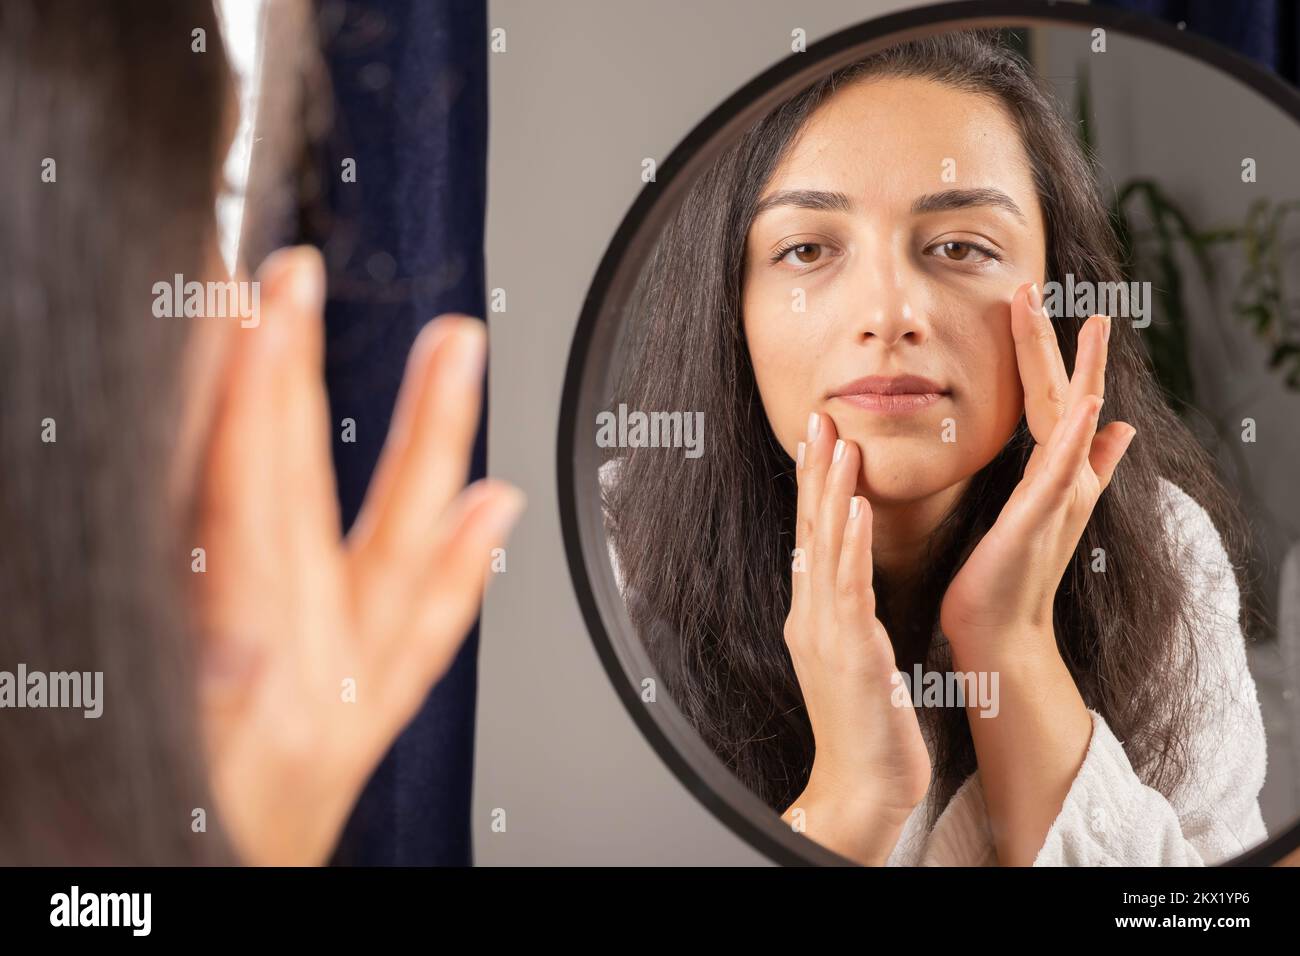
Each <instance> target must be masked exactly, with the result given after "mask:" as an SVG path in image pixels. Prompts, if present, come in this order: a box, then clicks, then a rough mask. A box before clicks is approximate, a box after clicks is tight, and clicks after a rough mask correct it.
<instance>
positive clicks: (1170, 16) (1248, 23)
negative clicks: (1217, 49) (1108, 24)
mask: <svg viewBox="0 0 1300 956" xmlns="http://www.w3.org/2000/svg"><path fill="white" fill-rule="evenodd" d="M1093 2H1094V3H1095V4H1096V5H1097V6H1099V7H1120V8H1122V9H1124V10H1134V11H1137V12H1139V13H1146V14H1149V15H1151V16H1153V17H1158V18H1159V19H1162V20H1166V21H1168V22H1170V23H1175V24H1176V23H1179V22H1182V23H1185V24H1186V25H1187V29H1188V30H1190V31H1191V32H1193V33H1199V34H1201V35H1202V36H1205V37H1209V38H1210V39H1211V40H1216V41H1218V42H1219V43H1221V44H1223V45H1224V46H1226V47H1230V48H1232V49H1233V50H1236V51H1237V52H1238V53H1241V54H1242V55H1244V56H1248V57H1250V58H1251V59H1253V60H1258V61H1259V62H1260V63H1262V64H1264V65H1265V66H1267V67H1268V68H1269V69H1271V70H1273V71H1274V72H1276V73H1278V74H1279V75H1281V76H1282V77H1283V78H1285V79H1288V80H1290V81H1291V82H1292V83H1296V84H1300V76H1297V73H1296V70H1297V60H1300V15H1298V13H1297V9H1298V8H1300V3H1297V0H1231V2H1226V0H1093Z"/></svg>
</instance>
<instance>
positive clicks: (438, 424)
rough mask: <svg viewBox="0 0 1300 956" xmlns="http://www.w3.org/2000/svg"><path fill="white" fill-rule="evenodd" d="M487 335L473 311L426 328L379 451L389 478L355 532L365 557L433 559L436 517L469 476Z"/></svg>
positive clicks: (419, 562) (370, 499) (400, 561)
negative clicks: (393, 417) (382, 448)
mask: <svg viewBox="0 0 1300 956" xmlns="http://www.w3.org/2000/svg"><path fill="white" fill-rule="evenodd" d="M486 338H487V336H486V329H485V327H484V325H483V323H482V322H481V321H479V320H478V319H474V318H470V317H469V316H443V317H441V318H439V319H438V320H437V322H436V323H435V327H434V328H431V329H430V328H426V329H425V331H423V332H421V334H420V338H419V340H418V341H417V343H416V348H415V349H414V350H413V352H412V357H411V361H410V363H409V364H408V369H407V374H406V377H405V378H404V379H403V382H402V388H401V399H400V400H399V409H398V411H397V413H396V420H395V421H394V422H393V426H392V427H391V429H390V433H389V436H388V439H387V440H386V442H385V444H384V451H383V453H382V455H381V459H382V462H381V466H382V470H383V472H384V474H383V478H382V480H381V481H380V482H379V483H378V484H377V485H376V486H375V487H374V488H373V489H372V491H371V492H370V493H368V494H367V501H366V505H365V512H366V514H365V518H366V520H365V523H364V524H360V525H359V528H358V531H357V536H356V544H355V549H356V552H357V554H358V555H359V556H360V559H361V560H379V561H382V562H385V563H387V564H388V565H389V566H403V565H408V564H414V565H416V566H420V567H422V566H423V565H424V564H425V563H426V562H427V561H428V559H429V558H430V556H431V553H432V547H433V544H432V542H433V539H434V536H435V531H436V529H437V526H438V522H439V520H440V518H441V516H442V514H443V512H444V511H445V510H446V508H447V506H448V505H449V504H450V502H451V500H452V498H453V497H454V496H455V495H456V493H457V492H458V491H460V490H461V489H462V488H463V487H464V484H465V480H466V476H467V475H468V473H469V461H470V456H471V454H472V453H473V449H474V439H475V436H476V435H477V432H478V424H479V413H480V409H481V405H482V383H483V366H484V362H485V360H486V346H487V341H486ZM408 382H409V384H408Z"/></svg>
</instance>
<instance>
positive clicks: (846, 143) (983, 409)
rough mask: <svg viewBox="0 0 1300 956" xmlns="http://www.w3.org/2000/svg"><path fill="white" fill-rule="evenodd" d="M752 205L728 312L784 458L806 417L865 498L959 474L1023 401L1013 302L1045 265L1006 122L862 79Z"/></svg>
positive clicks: (946, 94)
mask: <svg viewBox="0 0 1300 956" xmlns="http://www.w3.org/2000/svg"><path fill="white" fill-rule="evenodd" d="M759 208H760V211H759V213H758V215H757V216H756V217H755V219H754V223H753V225H752V227H751V228H750V231H749V237H748V241H747V243H746V250H745V263H746V267H745V268H746V272H745V284H744V290H743V301H742V308H743V312H744V327H745V335H746V339H747V341H748V344H749V354H750V358H751V360H752V362H753V366H754V372H755V375H756V377H757V381H758V387H759V391H760V393H761V395H762V399H763V406H764V409H765V411H766V413H767V416H768V420H769V421H770V423H771V425H772V429H773V431H774V432H775V434H776V437H777V439H778V440H779V441H780V442H781V445H782V446H783V447H784V448H785V450H786V451H787V452H788V453H789V454H790V455H791V456H792V457H793V456H794V455H795V452H796V448H797V445H798V443H799V442H800V441H802V440H803V439H804V438H805V433H806V430H807V421H808V415H809V413H810V412H813V411H816V412H820V413H822V414H823V415H827V416H829V417H830V418H831V419H832V421H833V422H834V423H835V428H836V429H837V431H838V433H839V435H840V437H842V438H844V439H846V440H852V441H854V442H856V443H857V444H858V446H859V447H860V448H861V450H862V461H863V473H862V475H861V476H859V479H858V492H859V493H860V494H864V495H866V496H867V498H868V499H869V500H870V501H872V503H873V504H876V503H882V504H883V503H900V504H901V503H905V502H911V501H916V500H919V499H922V498H926V497H928V496H931V495H934V494H936V493H940V492H943V491H945V490H948V489H953V488H954V487H955V486H958V485H962V484H964V482H965V480H966V479H968V478H969V477H970V476H971V475H973V474H975V473H976V472H977V471H979V470H980V469H981V468H982V467H984V466H985V465H986V464H988V463H989V462H990V461H991V460H992V459H993V458H994V457H995V456H996V455H997V453H998V451H999V450H1000V449H1001V448H1002V447H1003V445H1005V444H1006V442H1007V440H1008V439H1009V438H1010V436H1011V434H1012V433H1013V431H1014V430H1015V427H1016V424H1017V423H1018V422H1019V420H1020V417H1021V414H1022V412H1023V410H1024V396H1023V393H1022V391H1021V384H1020V376H1019V372H1018V371H1017V366H1016V357H1015V348H1014V345H1013V342H1012V337H1011V308H1010V302H1011V298H1012V295H1013V293H1014V292H1015V291H1016V289H1017V288H1018V287H1019V286H1020V285H1022V284H1024V283H1026V282H1039V283H1040V284H1041V283H1042V281H1043V277H1044V268H1045V263H1046V258H1045V232H1044V228H1043V223H1042V216H1041V212H1040V209H1039V204H1038V199H1037V193H1036V190H1035V188H1034V185H1033V178H1032V174H1031V171H1030V168H1029V163H1028V159H1027V157H1026V156H1025V154H1024V150H1023V149H1022V147H1021V144H1020V137H1019V134H1018V132H1017V129H1016V127H1015V125H1014V123H1013V122H1012V120H1011V119H1010V117H1009V116H1008V115H1007V114H1006V113H1004V112H1003V109H1002V107H1001V106H1000V105H999V104H998V103H997V101H995V100H993V99H992V98H989V97H986V96H982V95H978V94H973V93H968V92H963V91H960V90H957V89H954V88H951V87H948V86H944V85H941V84H938V83H935V82H933V81H929V80H922V79H900V78H881V79H868V80H862V81H858V82H856V83H854V84H852V85H850V86H847V87H844V88H842V89H841V90H840V91H839V92H837V93H836V94H835V95H834V96H832V97H831V98H830V99H829V100H827V101H826V102H825V103H824V104H823V105H822V106H821V107H820V109H818V110H817V111H816V112H815V113H814V114H813V116H812V117H811V118H810V119H809V121H808V122H807V123H806V124H805V126H804V128H803V130H802V131H801V133H800V134H799V136H798V137H797V139H796V141H795V142H794V143H793V144H792V146H791V148H790V150H789V151H788V153H787V155H786V158H785V159H784V161H783V162H782V163H781V164H780V165H779V166H778V167H777V169H776V170H775V172H774V174H773V176H772V178H771V180H770V182H769V183H768V184H767V186H766V188H765V189H764V190H763V193H762V196H761V199H760V206H759ZM901 376H918V377H921V378H924V379H927V380H929V383H930V384H926V383H919V382H915V381H913V382H909V381H907V380H906V379H901V378H900V377H901ZM867 377H878V378H876V379H875V381H867V382H865V383H863V382H861V381H860V380H862V379H864V378H867ZM891 380H892V381H891ZM855 383H856V384H855ZM882 389H883V390H885V391H886V392H887V391H889V390H890V389H892V390H893V391H894V392H895V393H897V394H894V395H892V396H890V395H888V394H882Z"/></svg>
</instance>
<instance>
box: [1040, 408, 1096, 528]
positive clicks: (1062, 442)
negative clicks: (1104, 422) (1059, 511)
mask: <svg viewBox="0 0 1300 956" xmlns="http://www.w3.org/2000/svg"><path fill="white" fill-rule="evenodd" d="M1100 414H1101V399H1100V398H1098V397H1097V396H1095V395H1089V396H1086V397H1085V398H1084V399H1083V400H1082V401H1080V402H1079V403H1078V405H1076V406H1075V407H1074V408H1073V409H1072V410H1071V413H1070V416H1069V417H1068V418H1065V419H1062V420H1061V424H1060V426H1059V428H1058V431H1057V433H1056V434H1054V435H1053V436H1052V447H1051V448H1049V449H1048V455H1047V461H1046V462H1045V463H1044V465H1043V471H1042V478H1041V479H1040V481H1041V483H1042V484H1041V488H1042V492H1043V495H1044V496H1043V497H1042V498H1040V499H1039V500H1040V502H1041V503H1042V504H1043V506H1044V507H1046V508H1048V509H1053V508H1055V507H1056V506H1057V505H1058V504H1060V502H1061V499H1062V497H1063V496H1064V495H1065V494H1066V493H1067V492H1068V491H1069V489H1070V488H1072V487H1073V486H1074V483H1075V480H1076V479H1077V478H1078V476H1079V471H1080V469H1082V468H1083V466H1084V464H1085V463H1086V462H1087V460H1088V453H1089V452H1090V451H1091V449H1092V439H1093V436H1094V435H1095V434H1096V432H1097V417H1098V415H1100Z"/></svg>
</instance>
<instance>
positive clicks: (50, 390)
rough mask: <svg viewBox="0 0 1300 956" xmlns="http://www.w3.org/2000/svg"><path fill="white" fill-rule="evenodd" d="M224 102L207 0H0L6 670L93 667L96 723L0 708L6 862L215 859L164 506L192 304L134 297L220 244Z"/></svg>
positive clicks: (171, 529) (218, 854)
mask: <svg viewBox="0 0 1300 956" xmlns="http://www.w3.org/2000/svg"><path fill="white" fill-rule="evenodd" d="M198 29H201V30H203V31H204V34H205V37H204V39H205V42H206V52H195V51H194V50H192V44H193V31H195V30H198ZM233 108H234V105H233V99H232V88H231V83H230V75H229V72H228V68H227V65H226V59H225V53H224V50H223V47H222V41H221V35H220V32H219V30H218V23H217V19H216V16H215V13H214V10H213V5H212V2H211V0H173V2H168V3H158V2H148V0H114V2H112V3H84V2H79V0H6V2H5V3H4V4H3V5H0V129H3V130H4V137H5V145H4V148H3V149H2V150H0V182H2V183H3V188H2V189H0V343H3V345H0V382H3V387H4V399H3V403H0V461H3V475H2V476H0V541H3V542H4V546H3V547H2V548H0V609H3V616H4V620H3V623H0V669H5V670H9V671H11V672H12V671H13V670H14V669H15V668H16V667H17V665H19V664H25V665H26V666H27V667H28V668H29V669H31V670H41V671H47V672H53V671H81V672H95V671H101V672H102V673H103V681H104V683H103V713H102V716H101V717H99V718H98V719H87V718H85V717H83V715H82V711H81V710H77V709H65V710H60V709H23V710H15V709H4V710H0V776H3V780H4V782H3V785H2V786H0V862H4V863H40V864H100V863H112V864H162V863H166V864H176V863H194V862H208V861H223V860H227V859H229V857H228V853H227V850H226V848H225V847H226V844H225V841H224V840H223V838H222V834H221V832H220V827H219V826H218V824H217V820H216V813H215V812H214V809H213V805H212V800H211V795H210V793H209V791H208V785H207V782H206V774H205V771H204V767H203V760H202V748H201V746H200V742H199V736H198V731H197V728H196V720H195V717H196V709H195V693H194V682H193V663H192V659H193V652H194V647H193V643H192V641H193V635H192V630H191V624H190V622H189V621H188V614H187V612H186V602H185V600H184V595H185V592H184V585H185V579H186V578H187V577H188V576H189V562H190V549H191V548H192V547H193V546H194V545H193V542H192V541H190V540H188V539H187V538H186V536H185V534H184V529H182V528H179V527H178V526H177V525H178V524H181V523H183V522H178V521H176V518H177V515H176V514H174V513H171V512H170V511H169V509H168V507H167V505H168V499H167V477H168V473H169V467H170V464H171V461H172V453H173V450H174V448H175V446H176V436H177V428H178V422H179V417H180V416H179V411H180V408H181V394H182V388H181V386H182V382H181V381H180V375H179V372H180V369H181V358H182V350H183V348H184V346H185V344H186V342H187V340H188V339H189V336H190V333H191V331H192V326H193V322H194V320H186V319H161V318H155V317H154V316H153V314H152V311H151V304H152V301H153V291H152V287H153V284H154V283H155V282H158V281H170V279H171V277H172V276H173V275H175V274H176V273H181V274H182V275H184V276H186V277H187V278H189V277H191V276H193V277H206V276H207V275H208V273H209V271H210V269H211V266H212V263H213V262H215V261H217V260H216V258H215V250H216V235H217V225H216V219H215V212H214V204H215V198H216V193H217V189H218V187H219V184H220V170H221V164H222V161H223V159H224V156H225V152H226V148H227V145H228V141H229V131H230V120H231V116H232V112H231V111H232V110H233ZM47 159H48V160H53V163H54V165H53V166H52V167H51V166H50V165H49V164H47V163H46V162H45V161H46V160H47ZM47 170H52V172H53V178H52V179H51V181H46V179H50V176H49V174H48V173H47V175H46V177H45V179H43V177H42V173H43V171H47ZM46 419H49V420H52V421H53V423H54V425H53V427H54V429H55V432H54V438H55V440H54V441H53V442H46V441H43V431H44V427H43V422H44V421H45V420H46ZM194 809H203V810H204V811H205V812H206V815H207V832H206V833H196V832H193V830H192V827H191V823H192V816H191V814H192V811H193V810H194Z"/></svg>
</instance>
